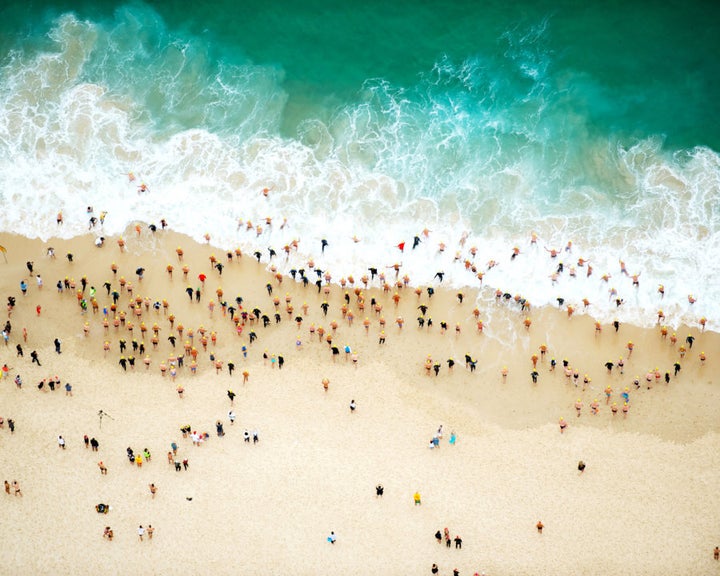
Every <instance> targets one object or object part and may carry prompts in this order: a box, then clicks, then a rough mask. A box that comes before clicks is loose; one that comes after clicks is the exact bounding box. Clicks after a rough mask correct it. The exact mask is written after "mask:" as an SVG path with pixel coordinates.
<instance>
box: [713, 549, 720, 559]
mask: <svg viewBox="0 0 720 576" xmlns="http://www.w3.org/2000/svg"><path fill="white" fill-rule="evenodd" d="M713 558H715V560H716V561H717V560H720V548H718V547H717V546H715V550H713Z"/></svg>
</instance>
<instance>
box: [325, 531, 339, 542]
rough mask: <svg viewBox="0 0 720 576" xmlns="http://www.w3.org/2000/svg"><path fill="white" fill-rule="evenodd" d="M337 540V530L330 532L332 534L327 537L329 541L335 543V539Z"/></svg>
mask: <svg viewBox="0 0 720 576" xmlns="http://www.w3.org/2000/svg"><path fill="white" fill-rule="evenodd" d="M336 540H337V536H335V532H332V531H331V532H330V536H328V537H327V541H328V542H330V544H335V541H336Z"/></svg>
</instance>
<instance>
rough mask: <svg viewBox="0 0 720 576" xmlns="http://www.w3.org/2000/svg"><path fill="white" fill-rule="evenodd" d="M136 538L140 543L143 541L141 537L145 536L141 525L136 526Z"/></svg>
mask: <svg viewBox="0 0 720 576" xmlns="http://www.w3.org/2000/svg"><path fill="white" fill-rule="evenodd" d="M137 532H138V538H139V539H140V542H142V541H143V536H144V535H145V528H143V527H142V524H140V526H138V531H137Z"/></svg>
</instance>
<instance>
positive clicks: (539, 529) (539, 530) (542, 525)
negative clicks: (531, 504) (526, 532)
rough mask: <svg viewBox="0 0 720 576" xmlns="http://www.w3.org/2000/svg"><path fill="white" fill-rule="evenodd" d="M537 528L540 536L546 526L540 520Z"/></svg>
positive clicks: (536, 525)
mask: <svg viewBox="0 0 720 576" xmlns="http://www.w3.org/2000/svg"><path fill="white" fill-rule="evenodd" d="M535 527H536V528H537V531H538V534H542V531H543V528H544V527H545V525H544V524H543V523H542V521H541V520H538V523H537V524H535Z"/></svg>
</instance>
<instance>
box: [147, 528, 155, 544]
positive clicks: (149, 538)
mask: <svg viewBox="0 0 720 576" xmlns="http://www.w3.org/2000/svg"><path fill="white" fill-rule="evenodd" d="M146 532H147V535H148V540H152V537H153V532H155V528H153V527H152V524H148V527H147V530H146Z"/></svg>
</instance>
